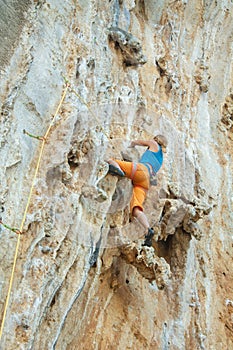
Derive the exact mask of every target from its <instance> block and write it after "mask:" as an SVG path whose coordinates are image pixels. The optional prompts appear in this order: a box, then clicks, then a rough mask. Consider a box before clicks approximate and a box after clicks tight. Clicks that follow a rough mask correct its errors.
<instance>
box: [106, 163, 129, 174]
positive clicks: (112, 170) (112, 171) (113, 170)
mask: <svg viewBox="0 0 233 350" xmlns="http://www.w3.org/2000/svg"><path fill="white" fill-rule="evenodd" d="M108 172H109V174H111V175H117V176H121V177H123V176H125V173H124V172H123V171H122V170H121V169H119V168H117V167H116V166H114V165H112V164H109V169H108Z"/></svg>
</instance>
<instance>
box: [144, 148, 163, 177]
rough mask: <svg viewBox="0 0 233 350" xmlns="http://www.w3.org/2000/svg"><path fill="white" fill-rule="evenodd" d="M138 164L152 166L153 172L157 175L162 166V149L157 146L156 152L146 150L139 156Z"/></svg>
mask: <svg viewBox="0 0 233 350" xmlns="http://www.w3.org/2000/svg"><path fill="white" fill-rule="evenodd" d="M139 163H142V164H144V165H146V164H150V165H151V166H152V169H153V172H154V173H157V172H158V171H159V169H160V168H161V166H162V164H163V152H162V147H161V146H160V145H159V150H158V152H152V151H150V150H149V149H147V150H146V151H145V152H144V153H143V155H142V156H141V158H140V160H139Z"/></svg>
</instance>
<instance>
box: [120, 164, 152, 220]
mask: <svg viewBox="0 0 233 350" xmlns="http://www.w3.org/2000/svg"><path fill="white" fill-rule="evenodd" d="M114 160H115V161H116V162H117V164H119V166H120V167H121V169H122V170H123V171H124V173H125V176H126V177H127V178H129V179H131V180H132V184H133V194H132V198H131V201H130V212H131V213H132V211H133V208H135V207H138V208H139V209H140V210H141V211H143V202H144V201H145V199H146V193H147V190H148V189H149V186H150V175H149V171H148V169H147V167H146V166H145V165H144V164H141V163H133V162H125V161H122V160H117V159H114Z"/></svg>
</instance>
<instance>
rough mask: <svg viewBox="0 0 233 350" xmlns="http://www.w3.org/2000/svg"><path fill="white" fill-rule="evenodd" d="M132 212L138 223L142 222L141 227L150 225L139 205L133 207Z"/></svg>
mask: <svg viewBox="0 0 233 350" xmlns="http://www.w3.org/2000/svg"><path fill="white" fill-rule="evenodd" d="M132 214H133V216H134V217H135V218H136V219H137V220H138V221H139V222H140V224H142V226H143V227H145V228H146V229H148V228H149V227H150V225H149V222H148V219H147V217H146V215H145V214H144V212H143V211H142V210H141V209H140V208H139V207H134V208H133V213H132Z"/></svg>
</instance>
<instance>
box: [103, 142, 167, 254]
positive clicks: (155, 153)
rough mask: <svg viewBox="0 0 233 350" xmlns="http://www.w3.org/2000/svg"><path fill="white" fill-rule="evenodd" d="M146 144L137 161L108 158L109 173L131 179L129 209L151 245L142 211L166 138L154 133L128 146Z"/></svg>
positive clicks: (146, 244) (150, 230)
mask: <svg viewBox="0 0 233 350" xmlns="http://www.w3.org/2000/svg"><path fill="white" fill-rule="evenodd" d="M135 146H146V147H147V150H146V151H145V152H144V153H143V155H142V157H141V158H140V159H139V162H138V163H134V162H128V161H121V160H117V159H109V160H108V163H109V173H110V174H112V175H117V176H121V177H123V176H125V177H127V178H129V179H131V180H132V184H133V194H132V198H131V202H130V211H131V213H132V215H133V217H135V218H136V219H137V220H138V221H139V222H140V223H141V224H142V225H143V227H144V228H145V229H147V234H146V235H145V241H144V244H143V245H145V246H148V247H150V246H151V245H152V238H153V236H154V230H153V228H151V227H150V225H149V222H148V219H147V217H146V215H145V213H144V211H143V202H144V201H145V198H146V194H147V191H148V189H149V187H150V178H152V176H154V175H155V174H156V173H157V172H158V171H159V169H160V168H161V166H162V163H163V153H164V152H166V147H167V139H166V137H165V136H163V135H156V136H155V137H154V138H153V139H152V140H148V141H146V140H136V141H132V142H131V145H130V147H135Z"/></svg>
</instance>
